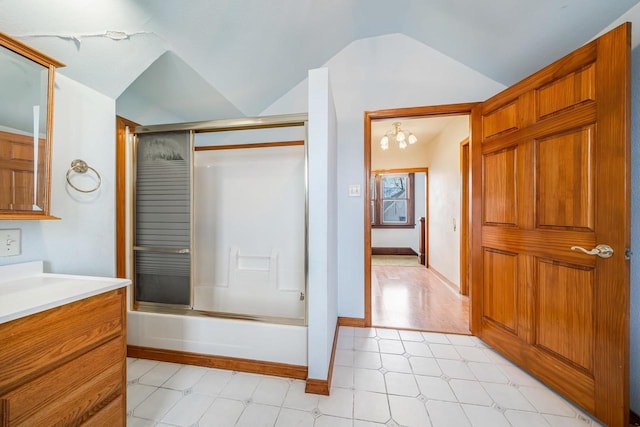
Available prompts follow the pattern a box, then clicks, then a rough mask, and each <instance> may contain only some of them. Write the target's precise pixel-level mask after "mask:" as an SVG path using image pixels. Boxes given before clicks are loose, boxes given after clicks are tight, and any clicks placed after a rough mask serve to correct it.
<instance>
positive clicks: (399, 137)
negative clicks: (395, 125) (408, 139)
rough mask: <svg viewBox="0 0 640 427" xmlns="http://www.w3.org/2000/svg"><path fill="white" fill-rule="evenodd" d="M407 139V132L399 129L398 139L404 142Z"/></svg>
mask: <svg viewBox="0 0 640 427" xmlns="http://www.w3.org/2000/svg"><path fill="white" fill-rule="evenodd" d="M404 139H405V134H404V132H402V131H398V133H397V134H396V141H398V142H402V141H404Z"/></svg>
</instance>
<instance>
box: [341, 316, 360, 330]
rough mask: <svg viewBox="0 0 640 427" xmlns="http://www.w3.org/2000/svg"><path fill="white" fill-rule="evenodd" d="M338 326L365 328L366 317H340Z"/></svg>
mask: <svg viewBox="0 0 640 427" xmlns="http://www.w3.org/2000/svg"><path fill="white" fill-rule="evenodd" d="M338 326H352V327H354V328H364V319H359V318H357V317H338Z"/></svg>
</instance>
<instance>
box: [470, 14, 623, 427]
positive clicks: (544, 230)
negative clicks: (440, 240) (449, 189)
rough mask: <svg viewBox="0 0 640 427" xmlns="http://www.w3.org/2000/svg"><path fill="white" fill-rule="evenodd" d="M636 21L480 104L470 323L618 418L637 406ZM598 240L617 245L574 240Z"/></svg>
mask: <svg viewBox="0 0 640 427" xmlns="http://www.w3.org/2000/svg"><path fill="white" fill-rule="evenodd" d="M630 34H631V26H630V24H625V25H622V26H620V27H618V28H617V29H615V30H613V31H611V32H610V33H608V34H606V35H604V36H602V37H600V38H599V39H597V40H595V41H593V42H591V43H589V44H588V45H585V46H584V47H582V48H580V49H578V50H577V51H575V52H573V53H571V54H570V55H568V56H566V57H564V58H562V59H561V60H559V61H557V62H555V63H553V64H552V65H550V66H548V67H546V68H544V69H543V70H541V71H539V72H537V73H535V74H534V75H532V76H530V77H528V78H526V79H525V80H523V81H521V82H520V83H517V84H516V85H514V86H512V87H510V88H508V89H507V90H505V91H503V92H502V93H500V94H498V95H496V96H494V97H492V98H491V99H489V100H487V101H486V102H484V103H482V104H479V105H478V106H477V107H476V108H475V109H474V111H473V113H472V162H473V163H472V174H473V184H472V186H473V188H472V215H473V221H472V223H473V225H472V233H473V236H472V280H473V282H472V283H473V286H472V287H471V292H472V316H471V317H472V331H473V333H474V334H476V335H478V336H480V337H481V338H482V339H483V340H485V341H486V342H487V343H488V344H490V345H491V346H493V347H494V348H496V349H497V350H498V351H500V352H501V353H503V354H504V355H506V356H507V357H508V358H509V359H511V360H513V361H514V362H515V363H517V364H518V365H520V366H521V367H523V368H524V369H526V370H527V371H529V372H531V373H532V374H533V375H535V376H536V377H538V378H540V379H541V380H542V381H543V382H545V383H546V384H548V385H549V386H551V387H553V388H555V389H556V390H558V391H559V392H560V393H562V394H563V395H565V396H567V397H568V398H569V399H571V400H573V401H574V402H576V403H577V404H578V405H580V406H582V407H583V408H585V409H586V410H587V411H589V412H591V413H592V414H594V415H595V416H596V417H597V418H599V419H601V420H602V421H604V422H605V423H607V425H609V426H612V427H614V426H623V425H625V422H626V421H627V419H628V414H629V403H628V378H629V372H628V370H629V368H628V352H629V342H628V341H629V263H628V261H627V260H626V259H625V248H627V247H629V243H630V232H629V220H630V174H629V169H630V139H629V128H630V122H629V120H630V118H629V113H630V101H629V97H630V95H629V90H630ZM598 244H607V245H609V246H611V247H612V248H613V251H614V253H613V256H611V257H610V258H601V257H599V256H596V255H586V254H584V253H582V252H580V251H579V250H572V249H571V247H572V246H581V247H583V248H585V249H588V250H590V249H592V248H594V247H595V246H596V245H598Z"/></svg>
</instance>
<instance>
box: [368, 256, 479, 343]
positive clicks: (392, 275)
mask: <svg viewBox="0 0 640 427" xmlns="http://www.w3.org/2000/svg"><path fill="white" fill-rule="evenodd" d="M371 297H372V304H371V305H372V323H373V326H383V327H393V328H400V329H418V330H423V331H434V332H448V333H458V334H469V333H470V332H469V298H468V297H465V296H461V295H460V294H459V293H458V291H457V290H454V289H452V288H451V287H449V286H448V285H446V284H444V283H443V282H442V281H441V280H440V279H439V278H438V277H437V276H436V275H435V274H434V273H432V272H431V271H430V270H429V269H427V268H425V267H424V266H419V267H405V266H394V265H373V266H372V267H371Z"/></svg>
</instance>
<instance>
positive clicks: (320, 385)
mask: <svg viewBox="0 0 640 427" xmlns="http://www.w3.org/2000/svg"><path fill="white" fill-rule="evenodd" d="M330 388H331V387H330V386H329V381H328V380H316V379H314V378H307V386H306V387H305V388H304V392H305V393H311V394H321V395H323V396H329V389H330Z"/></svg>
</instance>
